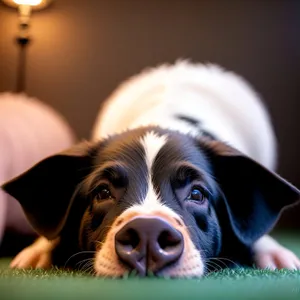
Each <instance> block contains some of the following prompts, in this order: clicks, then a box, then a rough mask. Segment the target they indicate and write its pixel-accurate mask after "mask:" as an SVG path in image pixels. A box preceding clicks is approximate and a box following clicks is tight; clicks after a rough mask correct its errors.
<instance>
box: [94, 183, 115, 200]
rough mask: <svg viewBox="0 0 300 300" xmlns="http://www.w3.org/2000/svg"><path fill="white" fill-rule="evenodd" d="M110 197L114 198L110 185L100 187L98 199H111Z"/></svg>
mask: <svg viewBox="0 0 300 300" xmlns="http://www.w3.org/2000/svg"><path fill="white" fill-rule="evenodd" d="M110 198H112V196H111V192H110V190H109V188H108V186H106V185H105V186H102V187H99V189H98V192H97V195H96V199H97V200H105V199H110Z"/></svg>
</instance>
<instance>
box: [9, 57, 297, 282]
mask: <svg viewBox="0 0 300 300" xmlns="http://www.w3.org/2000/svg"><path fill="white" fill-rule="evenodd" d="M275 167H276V139H275V135H274V132H273V129H272V126H271V121H270V118H269V116H268V113H267V111H266V108H265V107H264V106H263V104H262V101H261V100H260V97H259V96H258V95H257V93H256V92H255V91H254V90H253V88H252V87H251V86H250V85H249V84H248V83H247V82H246V81H245V80H244V79H243V78H241V77H239V76H238V75H236V74H234V73H233V72H229V71H226V70H224V69H222V68H221V67H219V66H217V65H203V64H193V63H190V62H188V61H179V62H177V63H175V64H173V65H161V66H159V67H156V68H153V69H147V70H145V71H144V72H142V73H141V74H138V75H136V76H134V77H132V78H130V79H129V80H128V81H126V82H125V83H123V84H122V85H121V86H120V87H119V88H118V89H117V90H116V91H115V92H114V93H113V94H112V95H111V96H110V98H109V99H108V100H107V101H106V102H105V103H104V106H103V108H102V109H101V110H100V114H99V116H98V118H97V120H96V124H95V127H94V130H93V138H92V140H91V141H89V142H87V141H84V142H82V143H80V144H78V145H75V146H74V147H72V148H71V149H69V150H67V151H64V152H62V153H59V154H57V155H54V156H51V157H48V158H46V159H44V160H43V161H41V162H39V163H38V164H36V165H35V166H33V167H32V168H31V169H30V170H28V171H27V172H25V173H24V174H21V175H20V176H18V177H17V178H14V179H12V180H11V181H9V182H7V183H6V184H4V186H3V189H4V190H5V191H6V192H7V193H9V194H10V195H12V196H13V197H15V198H16V199H17V200H18V201H19V202H20V203H21V205H22V207H23V209H24V211H25V213H26V215H27V217H28V219H29V221H30V223H31V224H32V226H33V227H34V229H35V230H36V231H37V233H39V234H40V235H41V237H40V238H39V239H38V240H37V241H36V242H35V243H34V244H33V245H31V246H29V247H28V248H26V249H24V250H23V251H22V252H21V253H19V255H18V256H17V257H16V258H15V259H14V260H13V262H12V264H11V266H12V267H18V268H24V267H25V268H26V267H34V268H39V267H41V268H46V267H50V266H51V265H56V266H58V267H68V268H76V267H78V263H80V262H83V260H82V257H81V258H80V259H76V257H79V256H81V255H84V257H85V258H86V259H87V261H88V264H87V265H86V266H88V267H89V268H90V270H92V272H93V273H94V274H95V275H97V276H108V277H122V276H124V275H125V274H128V273H131V272H133V273H135V274H137V275H139V276H147V275H149V274H152V275H154V276H163V277H185V278H190V277H201V276H203V275H205V274H207V273H208V272H210V271H212V270H214V266H216V265H218V266H219V267H235V266H236V265H238V266H246V267H253V266H254V265H255V266H257V267H259V268H266V267H268V268H271V269H276V268H288V269H299V268H300V261H299V259H298V258H297V257H296V256H295V255H294V254H293V253H292V252H291V251H289V250H288V249H286V248H284V247H283V246H281V245H280V244H279V243H278V242H276V241H275V240H274V239H272V238H271V237H270V236H268V235H267V234H268V233H269V232H270V230H271V229H272V228H273V227H274V225H275V224H276V221H277V220H278V218H279V216H280V214H281V212H282V210H283V209H285V208H286V207H289V206H291V205H294V204H295V203H297V201H298V199H299V195H300V192H299V190H298V189H297V188H296V187H294V186H293V185H292V184H290V183H289V182H287V181H286V180H284V179H283V178H281V177H280V176H279V175H278V174H276V173H275V172H274V169H275ZM218 262H219V263H218ZM79 265H80V264H79Z"/></svg>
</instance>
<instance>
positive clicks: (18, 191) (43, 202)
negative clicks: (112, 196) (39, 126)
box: [2, 142, 91, 239]
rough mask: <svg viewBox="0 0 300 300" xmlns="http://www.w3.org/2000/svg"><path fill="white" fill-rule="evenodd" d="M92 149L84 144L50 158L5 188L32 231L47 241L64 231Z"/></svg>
mask: <svg viewBox="0 0 300 300" xmlns="http://www.w3.org/2000/svg"><path fill="white" fill-rule="evenodd" d="M90 150H91V147H90V146H89V144H88V143H85V142H84V143H81V144H79V145H76V146H74V147H72V148H71V149H69V150H67V151H65V152H62V153H59V154H57V155H53V156H50V157H48V158H46V159H44V160H42V161H41V162H39V163H38V164H36V165H35V166H33V167H32V168H31V169H29V170H28V171H27V172H25V173H23V174H21V175H20V176H18V177H16V178H14V179H12V180H10V181H9V182H7V183H5V184H4V185H3V186H2V188H3V190H4V191H6V192H7V193H8V194H10V195H11V196H13V197H14V198H16V199H17V200H18V201H19V202H20V204H21V205H22V207H23V210H24V212H25V214H26V216H27V218H28V220H29V221H30V223H31V225H32V226H33V228H34V229H35V230H36V231H37V232H38V233H39V234H41V235H43V236H45V237H47V238H48V239H54V238H55V237H57V236H58V235H59V233H60V231H61V230H62V228H63V226H64V224H65V222H66V219H67V217H68V213H69V210H70V207H71V204H72V203H71V202H72V195H73V193H74V190H75V189H76V186H77V184H78V183H79V182H80V181H81V180H82V179H83V178H84V177H85V176H86V175H87V172H88V171H89V167H90V163H91V162H90V161H91V158H90V155H89V152H90Z"/></svg>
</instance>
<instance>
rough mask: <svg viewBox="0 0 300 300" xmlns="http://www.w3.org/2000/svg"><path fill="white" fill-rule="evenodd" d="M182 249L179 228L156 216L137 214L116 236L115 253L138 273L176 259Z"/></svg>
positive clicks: (147, 271) (154, 270) (159, 267)
mask: <svg viewBox="0 0 300 300" xmlns="http://www.w3.org/2000/svg"><path fill="white" fill-rule="evenodd" d="M183 249H184V242H183V236H182V234H181V232H179V231H178V230H177V229H175V228H174V227H173V226H172V225H171V224H169V223H168V222H167V221H165V220H164V219H162V218H159V217H136V218H134V219H133V220H132V221H130V222H129V223H127V224H126V225H125V226H124V227H123V228H121V229H120V231H119V232H117V234H116V236H115V250H116V253H117V255H118V257H119V258H120V259H121V260H122V261H123V262H124V263H126V264H127V265H128V266H129V267H130V268H132V269H133V270H136V271H137V272H138V273H139V275H140V276H145V275H147V274H148V273H149V272H151V273H156V272H158V271H160V270H162V269H163V268H164V267H166V266H168V265H170V264H172V263H174V262H176V261H178V259H179V258H180V256H181V254H182V252H183Z"/></svg>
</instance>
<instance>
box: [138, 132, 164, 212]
mask: <svg viewBox="0 0 300 300" xmlns="http://www.w3.org/2000/svg"><path fill="white" fill-rule="evenodd" d="M166 142H167V138H166V136H159V135H157V134H156V133H155V132H153V131H151V132H149V133H147V134H146V135H145V136H144V137H143V138H142V140H141V143H142V145H143V147H144V150H145V155H146V157H145V159H146V163H147V168H148V191H147V195H146V197H145V199H144V201H143V203H142V205H143V206H147V207H149V209H154V208H155V207H157V206H161V203H160V201H159V199H158V195H157V194H156V193H155V190H154V187H153V184H152V178H151V177H152V176H151V175H152V171H151V170H152V166H153V163H154V161H155V158H156V156H157V154H158V152H159V150H160V149H161V148H162V147H163V146H164V145H165V144H166Z"/></svg>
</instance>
